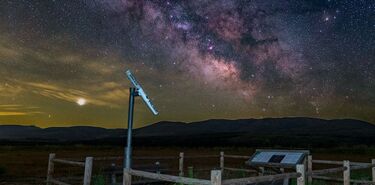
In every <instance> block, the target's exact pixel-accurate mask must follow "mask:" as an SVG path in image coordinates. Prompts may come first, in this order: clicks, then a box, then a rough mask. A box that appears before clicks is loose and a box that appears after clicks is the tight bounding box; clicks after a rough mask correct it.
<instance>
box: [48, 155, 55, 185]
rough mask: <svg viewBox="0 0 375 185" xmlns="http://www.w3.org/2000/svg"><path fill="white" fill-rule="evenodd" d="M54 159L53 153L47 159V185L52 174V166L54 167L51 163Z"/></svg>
mask: <svg viewBox="0 0 375 185" xmlns="http://www.w3.org/2000/svg"><path fill="white" fill-rule="evenodd" d="M55 157H56V154H54V153H51V154H49V157H48V169H47V185H50V184H51V179H52V174H53V171H54V166H55V165H54V163H53V160H54V159H55Z"/></svg>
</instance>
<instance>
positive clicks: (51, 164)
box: [46, 153, 93, 185]
mask: <svg viewBox="0 0 375 185" xmlns="http://www.w3.org/2000/svg"><path fill="white" fill-rule="evenodd" d="M55 163H62V164H67V165H74V166H81V167H84V169H85V171H84V175H83V185H90V183H91V173H92V163H93V157H86V159H85V162H80V161H71V160H65V159H57V158H56V154H54V153H51V154H49V158H48V170H47V180H46V182H47V185H51V184H58V185H69V184H68V183H65V182H63V181H61V180H58V179H57V178H54V177H53V173H54V170H55Z"/></svg>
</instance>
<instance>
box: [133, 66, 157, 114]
mask: <svg viewBox="0 0 375 185" xmlns="http://www.w3.org/2000/svg"><path fill="white" fill-rule="evenodd" d="M126 76H128V79H129V80H130V82H131V83H132V84H133V85H134V87H135V88H136V91H137V93H138V95H139V96H140V97H142V99H143V102H145V104H146V105H147V107H148V108H149V109H150V110H151V112H152V113H153V114H154V115H158V114H159V112H158V111H157V110H156V109H155V107H154V105H153V104H152V102H151V100H150V98H148V96H147V94H146V93H145V91H144V90H143V88H142V86H141V85H140V84H139V83H138V81H137V80H136V79H135V77H134V76H133V74H132V73H131V72H130V70H127V71H126Z"/></svg>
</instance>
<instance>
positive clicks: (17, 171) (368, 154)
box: [0, 145, 375, 184]
mask: <svg viewBox="0 0 375 185" xmlns="http://www.w3.org/2000/svg"><path fill="white" fill-rule="evenodd" d="M182 151H183V152H184V153H185V156H189V155H205V154H219V152H220V151H224V152H225V153H226V154H238V155H251V154H252V153H253V152H254V149H253V148H238V147H236V148H230V147H223V148H221V147H216V148H183V147H135V148H134V151H133V154H134V156H178V155H179V152H182ZM311 152H312V155H313V158H314V159H325V160H350V161H357V162H369V161H370V160H371V158H375V149H374V148H367V147H352V148H335V149H315V150H312V151H311ZM49 153H56V157H57V158H75V159H83V158H84V157H85V156H93V157H99V156H121V155H123V148H122V147H116V146H82V145H74V146H1V147H0V184H43V180H44V179H45V176H46V171H47V160H48V154H49ZM155 161H156V160H148V161H144V160H143V161H140V160H135V161H134V165H137V164H154V163H155ZM111 163H116V164H117V165H118V166H121V165H122V160H117V161H107V162H94V168H95V171H94V178H96V179H99V180H100V177H101V176H102V175H103V171H104V170H105V168H107V167H109V165H110V164H111ZM160 163H161V164H162V166H167V167H168V168H170V169H176V170H177V169H178V167H177V165H178V160H177V159H175V160H161V161H160ZM225 165H226V166H228V167H245V165H244V160H238V159H226V160H225ZM188 166H193V167H194V169H213V168H217V167H218V166H219V159H218V158H210V159H186V160H185V167H188ZM317 167H318V168H320V167H324V166H317ZM55 169H56V174H57V175H58V176H62V177H63V176H71V175H78V176H79V175H82V173H83V169H81V168H80V167H69V166H64V165H60V164H57V165H56V166H55ZM176 173H177V172H176ZM370 174H371V173H370V171H369V170H364V171H355V172H352V177H353V178H356V179H369V178H370ZM247 175H248V174H245V173H227V174H225V176H226V178H227V177H229V176H230V177H234V176H235V177H241V176H247ZM194 176H197V177H201V178H208V171H207V172H204V171H198V172H195V173H194Z"/></svg>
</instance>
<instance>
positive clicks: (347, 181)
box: [343, 160, 350, 185]
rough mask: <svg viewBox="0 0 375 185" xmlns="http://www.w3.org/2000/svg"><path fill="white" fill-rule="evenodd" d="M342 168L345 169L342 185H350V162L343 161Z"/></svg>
mask: <svg viewBox="0 0 375 185" xmlns="http://www.w3.org/2000/svg"><path fill="white" fill-rule="evenodd" d="M343 163H344V167H346V170H344V173H343V177H344V185H350V162H349V161H347V160H345V161H344V162H343Z"/></svg>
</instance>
